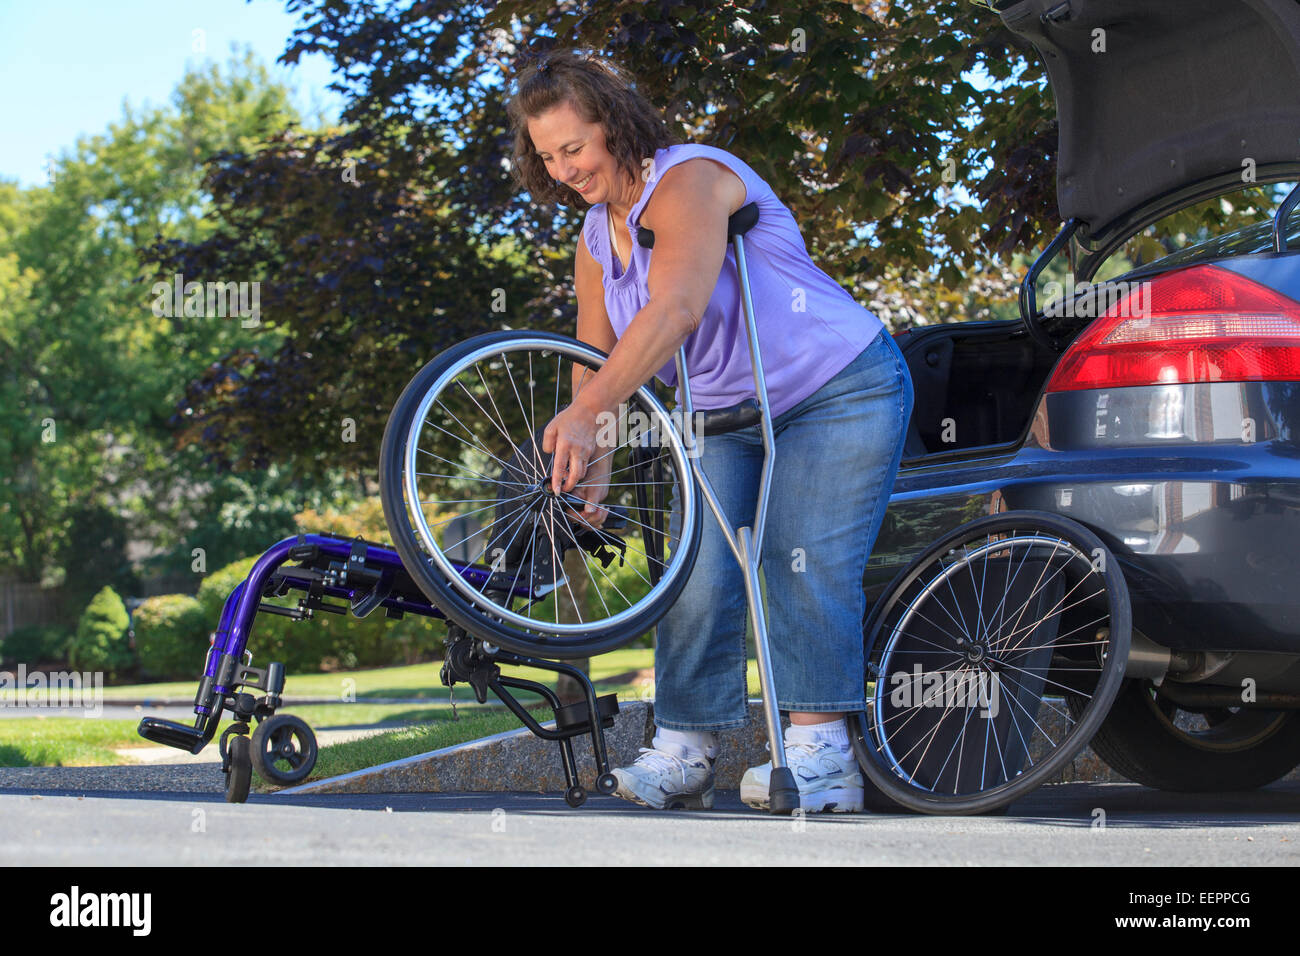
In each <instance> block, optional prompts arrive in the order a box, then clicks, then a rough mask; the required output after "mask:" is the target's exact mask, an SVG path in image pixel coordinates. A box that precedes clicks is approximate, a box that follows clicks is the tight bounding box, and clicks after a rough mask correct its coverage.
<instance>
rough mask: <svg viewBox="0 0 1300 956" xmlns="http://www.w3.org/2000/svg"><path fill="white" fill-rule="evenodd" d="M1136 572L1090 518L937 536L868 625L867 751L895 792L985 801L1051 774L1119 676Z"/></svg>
mask: <svg viewBox="0 0 1300 956" xmlns="http://www.w3.org/2000/svg"><path fill="white" fill-rule="evenodd" d="M1130 626H1131V618H1130V609H1129V597H1128V588H1127V587H1126V586H1125V583H1124V579H1123V575H1122V574H1121V573H1120V569H1119V566H1118V564H1117V562H1116V561H1115V558H1114V556H1113V555H1111V553H1110V552H1109V551H1108V550H1107V548H1106V547H1105V545H1104V544H1103V543H1102V542H1101V539H1100V538H1098V537H1097V536H1096V535H1095V534H1093V533H1092V532H1091V531H1089V530H1088V529H1087V528H1085V527H1083V526H1082V525H1080V524H1078V523H1077V522H1074V521H1071V520H1069V519H1067V518H1063V517H1061V516H1059V515H1054V514H1050V513H1047V512H1035V511H1016V512H1007V513H1003V514H996V515H989V516H987V517H984V518H980V519H977V520H975V521H972V522H970V523H968V524H965V525H962V526H961V527H960V528H957V529H956V530H955V531H953V532H952V533H950V534H949V535H947V536H946V537H944V538H943V539H942V540H940V541H939V542H937V543H935V544H934V545H932V546H931V547H930V548H928V549H927V550H926V551H925V552H924V553H922V554H921V555H920V556H918V557H917V558H916V560H914V561H913V562H912V563H911V564H910V565H909V566H908V567H907V568H905V569H904V570H903V571H902V572H901V573H900V574H899V575H898V577H896V578H895V579H894V581H893V582H891V584H890V585H889V587H888V588H887V589H886V591H885V593H884V594H883V595H882V597H881V598H880V600H879V601H878V602H877V603H876V605H875V607H874V608H873V609H872V611H871V614H870V615H869V616H868V619H867V625H866V641H867V661H868V680H869V681H870V680H872V679H874V688H873V687H871V686H869V687H868V693H867V704H868V709H867V711H866V713H864V714H862V715H860V720H859V727H858V729H857V733H856V734H855V735H853V736H854V737H855V740H854V749H855V751H856V752H857V757H858V761H859V763H860V764H861V765H862V768H863V770H864V771H865V773H866V774H867V776H868V777H869V778H870V779H871V782H872V783H874V784H875V785H876V787H877V788H878V789H879V790H880V791H882V792H883V793H884V794H885V796H887V797H889V798H890V799H891V800H893V801H894V802H895V803H897V804H900V805H901V806H903V807H905V808H907V809H910V810H916V811H919V812H924V813H951V814H974V813H987V812H989V811H991V810H995V809H997V808H998V807H1001V806H1005V805H1006V804H1008V803H1010V802H1011V801H1013V800H1015V799H1017V798H1018V797H1020V796H1023V795H1024V794H1026V793H1028V792H1029V791H1031V790H1033V789H1034V788H1036V787H1037V786H1039V785H1040V784H1042V783H1045V782H1049V781H1050V780H1052V779H1053V778H1054V777H1055V776H1057V775H1058V774H1059V772H1060V770H1061V768H1062V767H1063V766H1064V765H1065V764H1066V763H1067V762H1068V761H1070V760H1071V759H1072V758H1073V757H1074V756H1075V754H1077V753H1078V752H1079V751H1080V750H1082V749H1083V748H1084V746H1085V745H1086V744H1087V743H1088V741H1089V740H1090V739H1091V738H1092V735H1093V734H1094V733H1095V732H1096V731H1097V728H1098V727H1099V726H1100V725H1101V723H1102V721H1103V720H1104V719H1105V717H1106V713H1107V711H1108V710H1109V708H1110V705H1111V703H1112V702H1113V701H1114V699H1115V695H1116V694H1117V693H1118V692H1119V688H1120V684H1121V683H1122V681H1123V679H1124V668H1125V665H1126V662H1127V660H1128V650H1129V639H1130Z"/></svg>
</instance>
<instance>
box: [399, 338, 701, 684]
mask: <svg viewBox="0 0 1300 956" xmlns="http://www.w3.org/2000/svg"><path fill="white" fill-rule="evenodd" d="M607 357H608V356H607V355H606V354H605V353H604V352H602V351H600V350H599V349H596V348H592V347H591V346H588V345H585V344H583V343H581V342H578V341H577V340H575V339H571V338H568V337H566V336H562V335H555V334H552V333H544V332H528V331H517V332H515V331H508V332H494V333H490V334H487V335H482V336H477V337H475V338H472V339H469V340H467V341H465V342H462V343H460V344H459V345H457V346H455V347H453V348H451V349H448V350H447V351H445V352H443V353H442V354H441V355H439V356H437V357H436V358H435V359H434V360H433V361H431V362H430V363H429V364H428V365H426V366H425V367H424V368H423V369H422V370H421V371H420V372H419V373H418V374H417V375H416V376H415V378H414V379H412V381H411V383H410V384H409V385H407V387H406V389H405V391H404V392H403V393H402V395H401V397H400V398H399V399H398V401H397V404H396V405H395V406H394V408H393V411H392V414H391V415H390V416H389V420H388V426H387V428H386V429H385V431H384V439H383V449H382V452H381V456H380V463H379V473H380V488H381V496H382V499H383V506H384V517H385V520H386V522H387V524H388V530H389V533H390V535H391V536H392V539H393V544H394V546H395V547H396V549H397V551H398V553H399V554H400V555H401V557H402V563H403V564H404V566H405V567H406V568H407V570H408V571H409V572H410V574H411V576H412V578H413V579H414V580H415V582H416V583H417V585H418V586H419V587H420V589H421V590H422V591H423V592H424V593H425V595H426V596H427V597H428V598H429V600H430V601H431V602H432V603H433V604H434V605H435V606H437V607H438V608H439V609H440V610H442V612H443V613H444V614H446V615H447V617H448V618H450V619H451V620H452V621H454V622H455V623H457V624H459V625H460V626H462V627H464V628H465V629H466V630H467V631H469V632H470V633H471V634H474V635H475V636H476V637H479V638H480V639H482V640H484V641H487V642H489V643H492V644H495V645H498V646H500V647H503V648H505V649H506V650H510V651H514V652H516V653H520V654H543V655H545V656H547V657H551V658H555V659H565V658H581V657H587V656H589V655H592V654H599V653H603V652H604V651H607V650H611V649H613V648H615V647H618V646H620V645H621V644H624V643H626V642H627V641H629V640H632V639H633V638H635V637H637V636H639V635H640V634H643V633H644V632H645V631H647V630H648V629H650V628H651V627H653V626H654V624H655V623H656V622H657V621H658V620H659V619H660V618H661V617H662V616H663V615H664V614H665V613H666V612H667V610H668V609H669V608H670V607H671V606H672V602H673V601H674V600H676V598H677V596H678V594H679V593H680V592H681V589H682V587H683V586H684V585H685V583H686V579H687V577H688V575H689V574H690V571H691V568H692V567H693V565H694V562H695V555H696V551H697V550H698V547H699V538H700V528H701V506H700V501H699V495H698V491H697V488H696V485H695V481H694V477H693V474H692V472H691V467H690V459H689V454H690V452H689V451H688V449H687V447H686V445H685V444H684V441H683V438H682V436H681V434H680V432H679V431H678V429H677V427H676V426H675V424H674V422H673V419H672V417H671V416H670V415H669V413H668V412H667V411H666V410H665V409H664V407H663V405H662V404H661V403H660V402H659V400H658V398H657V397H656V396H655V394H654V392H653V391H651V390H650V389H649V388H648V387H647V386H642V387H641V388H640V389H639V390H638V391H637V392H636V393H634V395H633V396H632V397H631V398H630V399H629V400H628V401H627V402H625V403H624V407H622V408H620V410H619V413H618V415H616V416H612V417H610V418H608V419H603V420H602V421H601V422H600V423H599V424H600V431H599V433H598V436H597V440H598V446H599V447H598V449H597V453H596V455H594V456H593V461H592V462H591V463H589V464H588V473H587V475H586V476H584V478H583V480H582V482H581V483H580V486H586V485H587V483H588V482H589V481H594V480H596V479H595V477H594V475H593V472H592V468H593V466H595V464H596V462H597V460H598V459H599V460H603V461H607V462H608V463H609V468H610V471H609V488H608V493H607V495H606V497H605V498H604V499H603V500H602V501H601V505H602V506H604V507H609V508H611V509H617V516H615V515H613V514H612V515H611V516H610V517H607V518H606V521H605V523H604V526H603V527H600V526H596V525H593V524H591V523H589V522H587V521H586V520H585V519H583V518H582V517H581V516H580V515H578V514H577V513H575V512H574V511H573V510H572V509H573V506H574V500H573V498H572V497H571V496H570V497H569V498H565V497H564V496H556V495H554V494H553V493H552V492H551V489H550V474H551V459H552V456H551V455H548V454H546V453H545V452H543V451H542V434H543V432H544V431H545V429H546V426H547V425H548V424H549V423H550V421H551V419H552V418H554V417H555V415H556V414H558V413H559V412H560V411H561V410H562V409H563V408H564V407H565V406H566V405H567V402H568V399H569V397H570V395H571V394H572V393H573V390H574V388H575V387H580V386H581V384H582V382H583V380H584V379H585V378H589V377H590V376H591V375H592V374H594V373H595V372H596V371H597V370H598V369H599V368H600V367H601V365H602V364H603V363H604V362H605V360H606V359H607ZM574 490H575V491H577V490H578V489H576V488H575V489H574ZM671 501H677V502H679V503H680V508H681V525H680V534H679V535H677V536H676V537H672V536H670V535H669V534H668V533H667V532H666V529H667V527H668V517H669V515H668V506H667V505H666V504H665V503H666V502H671ZM471 522H472V523H471ZM619 525H622V527H618V526H619ZM476 526H477V527H476ZM615 528H617V530H615Z"/></svg>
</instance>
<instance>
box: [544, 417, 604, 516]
mask: <svg viewBox="0 0 1300 956" xmlns="http://www.w3.org/2000/svg"><path fill="white" fill-rule="evenodd" d="M596 418H597V415H596V413H595V412H593V411H592V410H591V409H589V408H587V407H586V406H585V405H583V404H582V403H581V402H574V404H572V405H570V406H569V407H568V408H566V409H564V411H562V412H560V413H559V414H558V415H556V416H555V417H554V418H553V419H551V421H550V424H548V425H547V426H546V430H545V431H544V432H543V433H542V451H543V452H545V453H546V454H548V455H549V454H551V453H552V452H554V453H555V458H554V460H553V461H552V464H551V490H552V491H553V492H554V493H556V494H559V493H561V492H565V493H567V492H571V491H573V492H574V493H575V494H576V495H577V497H579V498H582V499H583V500H584V501H586V502H587V503H588V504H587V507H586V508H584V509H583V514H582V515H581V516H579V515H578V514H577V513H576V512H574V511H570V512H569V514H570V515H571V516H572V517H573V518H575V519H577V520H581V521H586V522H589V523H590V524H594V525H600V524H601V523H603V522H604V520H605V515H606V514H607V512H606V511H605V509H603V508H598V507H596V505H597V504H598V503H599V502H601V501H603V500H604V498H605V495H607V494H608V493H609V475H610V468H611V462H612V457H613V456H612V455H610V454H608V450H607V449H600V448H598V447H597V445H596V431H597V422H596ZM593 458H594V459H595V462H594V463H592V459H593ZM579 482H582V486H581V487H578V484H579ZM575 489H576V491H575Z"/></svg>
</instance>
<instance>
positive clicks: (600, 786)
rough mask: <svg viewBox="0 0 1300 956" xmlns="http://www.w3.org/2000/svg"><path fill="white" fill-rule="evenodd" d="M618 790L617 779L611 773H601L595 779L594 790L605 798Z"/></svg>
mask: <svg viewBox="0 0 1300 956" xmlns="http://www.w3.org/2000/svg"><path fill="white" fill-rule="evenodd" d="M617 789H618V777H616V776H614V775H613V774H612V773H602V774H601V775H600V776H599V777H597V778H596V790H597V791H598V792H600V793H602V794H604V795H605V796H607V797H608V796H609V795H610V794H611V793H613V792H614V791H615V790H617Z"/></svg>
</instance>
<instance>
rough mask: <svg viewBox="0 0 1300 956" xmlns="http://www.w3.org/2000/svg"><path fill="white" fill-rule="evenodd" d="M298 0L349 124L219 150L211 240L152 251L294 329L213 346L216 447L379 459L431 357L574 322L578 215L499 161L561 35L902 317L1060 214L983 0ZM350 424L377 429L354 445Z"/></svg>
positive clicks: (296, 50) (1006, 39) (1028, 54)
mask: <svg viewBox="0 0 1300 956" xmlns="http://www.w3.org/2000/svg"><path fill="white" fill-rule="evenodd" d="M287 8H288V10H289V11H290V12H293V13H298V14H300V16H301V19H300V23H301V26H300V27H299V28H298V29H297V30H296V31H295V33H294V36H293V38H292V41H291V43H290V45H289V47H288V49H287V50H286V51H285V54H284V56H283V57H282V58H281V60H282V61H283V62H286V63H294V62H296V61H297V60H298V59H299V58H300V57H301V56H302V55H304V54H306V53H321V54H324V55H325V56H327V57H329V58H331V59H332V60H333V62H334V64H335V67H336V76H337V81H336V82H335V83H334V84H332V88H333V89H335V90H337V91H339V92H342V93H344V94H345V95H346V97H347V106H346V108H345V110H344V112H343V115H342V127H341V128H340V129H338V130H335V131H330V132H329V133H328V134H327V135H323V136H310V135H305V134H303V133H301V132H298V131H286V133H285V134H284V135H283V136H280V137H277V138H276V139H275V140H274V141H272V142H271V143H269V144H267V146H266V148H264V149H260V150H258V151H256V152H244V153H235V152H229V153H224V154H222V155H220V156H218V157H216V158H215V159H214V161H213V163H212V164H211V167H210V169H209V176H208V179H207V188H208V189H209V190H210V191H211V192H212V194H213V196H214V197H215V198H216V201H217V207H218V215H219V217H220V221H219V223H218V225H217V229H216V232H215V233H214V234H213V235H212V236H210V237H208V238H207V239H205V240H204V241H202V242H199V243H193V242H173V243H170V244H166V245H162V246H160V247H159V248H158V249H157V256H158V263H159V269H160V272H163V273H165V272H167V271H170V270H179V269H184V270H185V271H186V272H187V273H188V272H191V271H194V272H207V271H216V272H221V271H222V270H226V271H232V272H238V273H243V272H252V271H257V272H258V273H259V274H262V275H265V276H267V287H266V288H267V295H266V299H267V301H268V302H269V303H270V305H269V306H268V310H269V312H270V313H271V318H270V322H269V325H268V327H269V328H274V329H275V330H276V331H277V332H281V333H283V335H282V337H280V338H276V339H274V340H270V341H265V342H262V341H259V342H258V343H256V344H255V345H253V346H250V347H248V348H244V349H239V350H232V351H230V352H229V353H227V354H226V355H224V356H223V357H222V358H221V359H220V360H219V361H217V362H214V363H213V365H212V366H211V367H210V368H209V369H208V370H207V371H206V372H205V374H204V375H203V376H202V377H201V378H199V379H198V380H196V381H195V382H194V384H193V386H192V387H191V388H190V390H189V391H188V392H187V395H186V400H185V402H184V403H183V405H182V407H181V409H180V411H179V413H178V414H179V416H180V417H179V420H181V421H183V422H184V423H185V424H186V427H185V431H184V440H185V441H187V442H194V443H199V442H201V443H202V444H203V446H204V448H205V449H206V450H207V452H208V454H209V455H210V456H211V458H212V460H214V461H215V462H218V463H219V464H221V465H222V466H230V467H249V466H253V467H257V466H259V465H260V464H262V463H265V462H267V461H269V460H272V459H273V458H277V457H278V458H280V459H281V460H287V461H292V462H293V464H294V467H296V468H301V469H305V470H307V471H308V472H310V473H316V472H317V471H319V470H320V469H322V468H324V467H325V463H326V461H339V462H346V463H347V465H348V466H349V467H353V468H373V467H374V450H375V449H376V448H377V445H378V437H379V435H380V434H381V432H382V428H383V424H384V420H385V418H386V415H387V412H388V409H389V408H390V407H391V405H392V403H393V401H394V399H395V397H396V395H397V394H398V392H399V391H400V389H401V386H402V385H403V384H404V383H405V382H406V381H408V380H409V379H410V378H411V376H412V375H413V374H414V373H415V371H416V370H417V368H418V367H419V366H420V364H422V363H423V362H424V361H426V360H428V359H429V358H431V357H432V356H433V355H435V354H436V353H437V352H439V351H441V350H443V349H445V348H447V347H448V346H450V345H452V344H454V343H455V342H457V341H460V340H461V339H463V338H465V337H467V336H469V335H472V334H474V333H477V332H484V331H488V330H490V329H494V328H500V327H502V326H503V325H512V326H528V327H532V328H542V329H558V330H561V331H565V332H571V331H572V329H573V323H574V317H575V316H574V314H575V308H574V305H573V291H572V284H571V269H572V259H573V249H574V245H575V243H576V240H577V229H578V226H579V225H580V222H581V216H582V213H583V212H584V208H583V207H581V206H579V207H577V208H557V207H555V206H554V205H548V204H544V203H539V202H536V201H534V199H533V197H530V196H528V195H527V194H525V193H521V192H519V191H518V190H517V188H516V187H515V185H514V183H513V182H512V180H511V179H510V177H509V175H508V173H507V166H508V162H507V161H508V157H509V155H510V150H511V146H512V142H511V136H510V131H509V130H508V128H507V121H506V115H505V103H506V99H507V97H508V96H509V93H510V89H509V85H508V80H509V79H510V78H511V77H512V76H514V75H515V74H516V73H517V71H518V70H519V68H520V67H521V66H522V64H523V63H524V62H525V61H526V59H527V58H528V57H529V56H531V55H534V54H536V53H538V52H540V51H544V50H546V49H549V48H551V47H554V46H557V45H563V46H565V47H571V48H579V49H588V50H594V51H599V52H603V53H606V54H609V55H611V56H613V57H614V58H615V59H617V60H618V61H619V62H620V63H622V64H623V65H624V66H626V67H627V68H628V69H629V70H630V72H631V73H632V75H633V76H635V77H636V78H637V80H636V82H637V86H638V89H640V90H641V92H643V93H645V94H646V95H647V96H648V97H649V99H650V100H651V101H652V102H654V103H655V104H656V105H658V106H659V107H660V108H661V109H662V111H663V113H664V115H665V117H667V118H668V119H669V120H670V122H671V123H672V124H674V125H675V127H676V129H677V130H678V131H679V132H680V133H681V134H682V135H683V136H684V137H685V138H687V139H690V140H693V141H696V142H704V143H710V144H713V145H716V146H720V147H723V148H726V149H728V150H730V151H732V152H734V153H735V154H737V155H738V156H740V157H741V158H743V159H744V160H745V161H746V162H748V163H749V164H750V165H751V166H752V167H753V168H754V169H755V170H756V171H757V172H758V173H759V174H760V175H761V176H763V177H764V178H765V179H766V180H767V181H768V182H769V183H770V184H771V185H772V186H773V188H774V190H775V191H776V193H777V194H778V195H779V196H780V197H781V198H782V199H783V201H785V202H786V204H787V205H788V206H789V207H790V209H791V211H792V212H793V214H794V216H795V219H796V221H798V222H799V223H800V225H801V228H802V230H803V232H804V235H805V238H806V240H807V243H808V246H809V251H810V253H811V254H812V256H813V258H814V260H815V261H816V262H818V264H819V265H821V266H822V267H823V268H824V269H825V270H826V271H827V272H828V273H829V274H831V275H832V276H833V277H834V278H835V279H837V280H838V281H840V282H841V284H843V285H844V286H845V287H846V288H848V289H849V291H850V292H851V293H853V294H854V295H855V296H856V297H857V298H858V299H859V300H860V301H864V302H867V301H882V300H888V301H892V300H894V299H898V298H902V299H903V301H904V305H905V307H904V308H903V309H902V310H901V314H902V315H903V316H904V317H905V318H906V317H907V316H913V317H915V316H920V315H924V313H925V312H927V311H933V310H936V309H937V310H938V311H940V312H942V311H944V306H943V302H944V299H945V298H946V297H947V298H952V299H953V300H954V301H956V300H964V299H965V298H966V297H967V293H966V292H964V291H960V290H963V289H964V287H965V285H966V283H967V282H968V281H969V280H970V279H971V278H972V276H973V277H974V279H975V281H976V284H979V285H982V286H983V289H982V291H977V292H976V293H975V299H976V300H977V301H978V302H979V307H980V308H989V307H990V306H991V302H992V299H993V298H995V297H996V296H997V295H999V294H1002V293H1004V292H1007V291H1009V289H1010V288H1011V286H1013V285H1014V283H1013V282H1009V281H1008V278H1007V276H1006V269H1005V265H1006V260H1007V258H1008V257H1009V256H1010V255H1011V254H1012V253H1015V252H1023V251H1025V250H1029V249H1032V248H1034V247H1035V246H1036V245H1039V244H1041V243H1042V242H1043V240H1044V239H1045V238H1046V237H1047V236H1050V235H1051V234H1053V233H1055V231H1056V230H1057V228H1058V227H1059V216H1058V213H1057V209H1056V200H1055V195H1056V185H1055V153H1056V141H1057V130H1056V120H1055V115H1054V102H1053V99H1052V96H1051V94H1050V93H1049V92H1048V91H1047V89H1046V78H1045V73H1044V70H1043V67H1042V64H1041V62H1040V60H1039V58H1038V56H1037V53H1036V52H1035V51H1034V50H1033V49H1032V47H1031V46H1029V45H1028V44H1027V43H1025V42H1023V41H1021V40H1020V39H1019V38H1017V37H1015V36H1014V35H1013V34H1011V33H1010V32H1009V31H1008V30H1007V29H1006V28H1005V27H1004V26H1003V25H1002V22H1001V20H1000V18H999V17H998V15H997V14H996V13H994V12H993V11H991V10H990V9H988V8H986V7H985V6H982V5H979V4H976V3H972V2H969V0H937V2H927V3H920V2H917V0H893V2H886V0H871V2H868V0H857V2H852V3H846V2H842V0H807V2H801V3H798V4H795V3H793V2H779V3H770V2H755V3H743V4H742V3H735V2H723V3H716V2H713V0H657V2H643V0H635V2H634V0H611V2H602V3H587V2H579V0H560V2H554V0H502V2H499V3H496V4H474V3H470V4H464V3H461V2H450V0H414V2H412V0H403V2H395V0H388V2H379V3H372V2H365V3H362V2H359V0H328V2H327V0H287ZM936 288H942V289H943V290H945V291H944V292H943V293H942V294H939V295H936V294H932V290H934V289H936ZM949 293H955V294H954V295H952V296H949ZM498 304H503V305H504V310H503V311H498V310H497V306H498ZM948 311H952V310H951V309H949V310H948ZM949 317H952V316H949ZM345 419H348V420H351V421H353V422H355V425H356V431H357V434H359V435H365V436H367V438H366V440H365V441H364V442H357V443H353V444H351V445H344V444H341V443H340V441H339V439H338V434H339V425H340V422H342V421H343V420H345Z"/></svg>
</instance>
